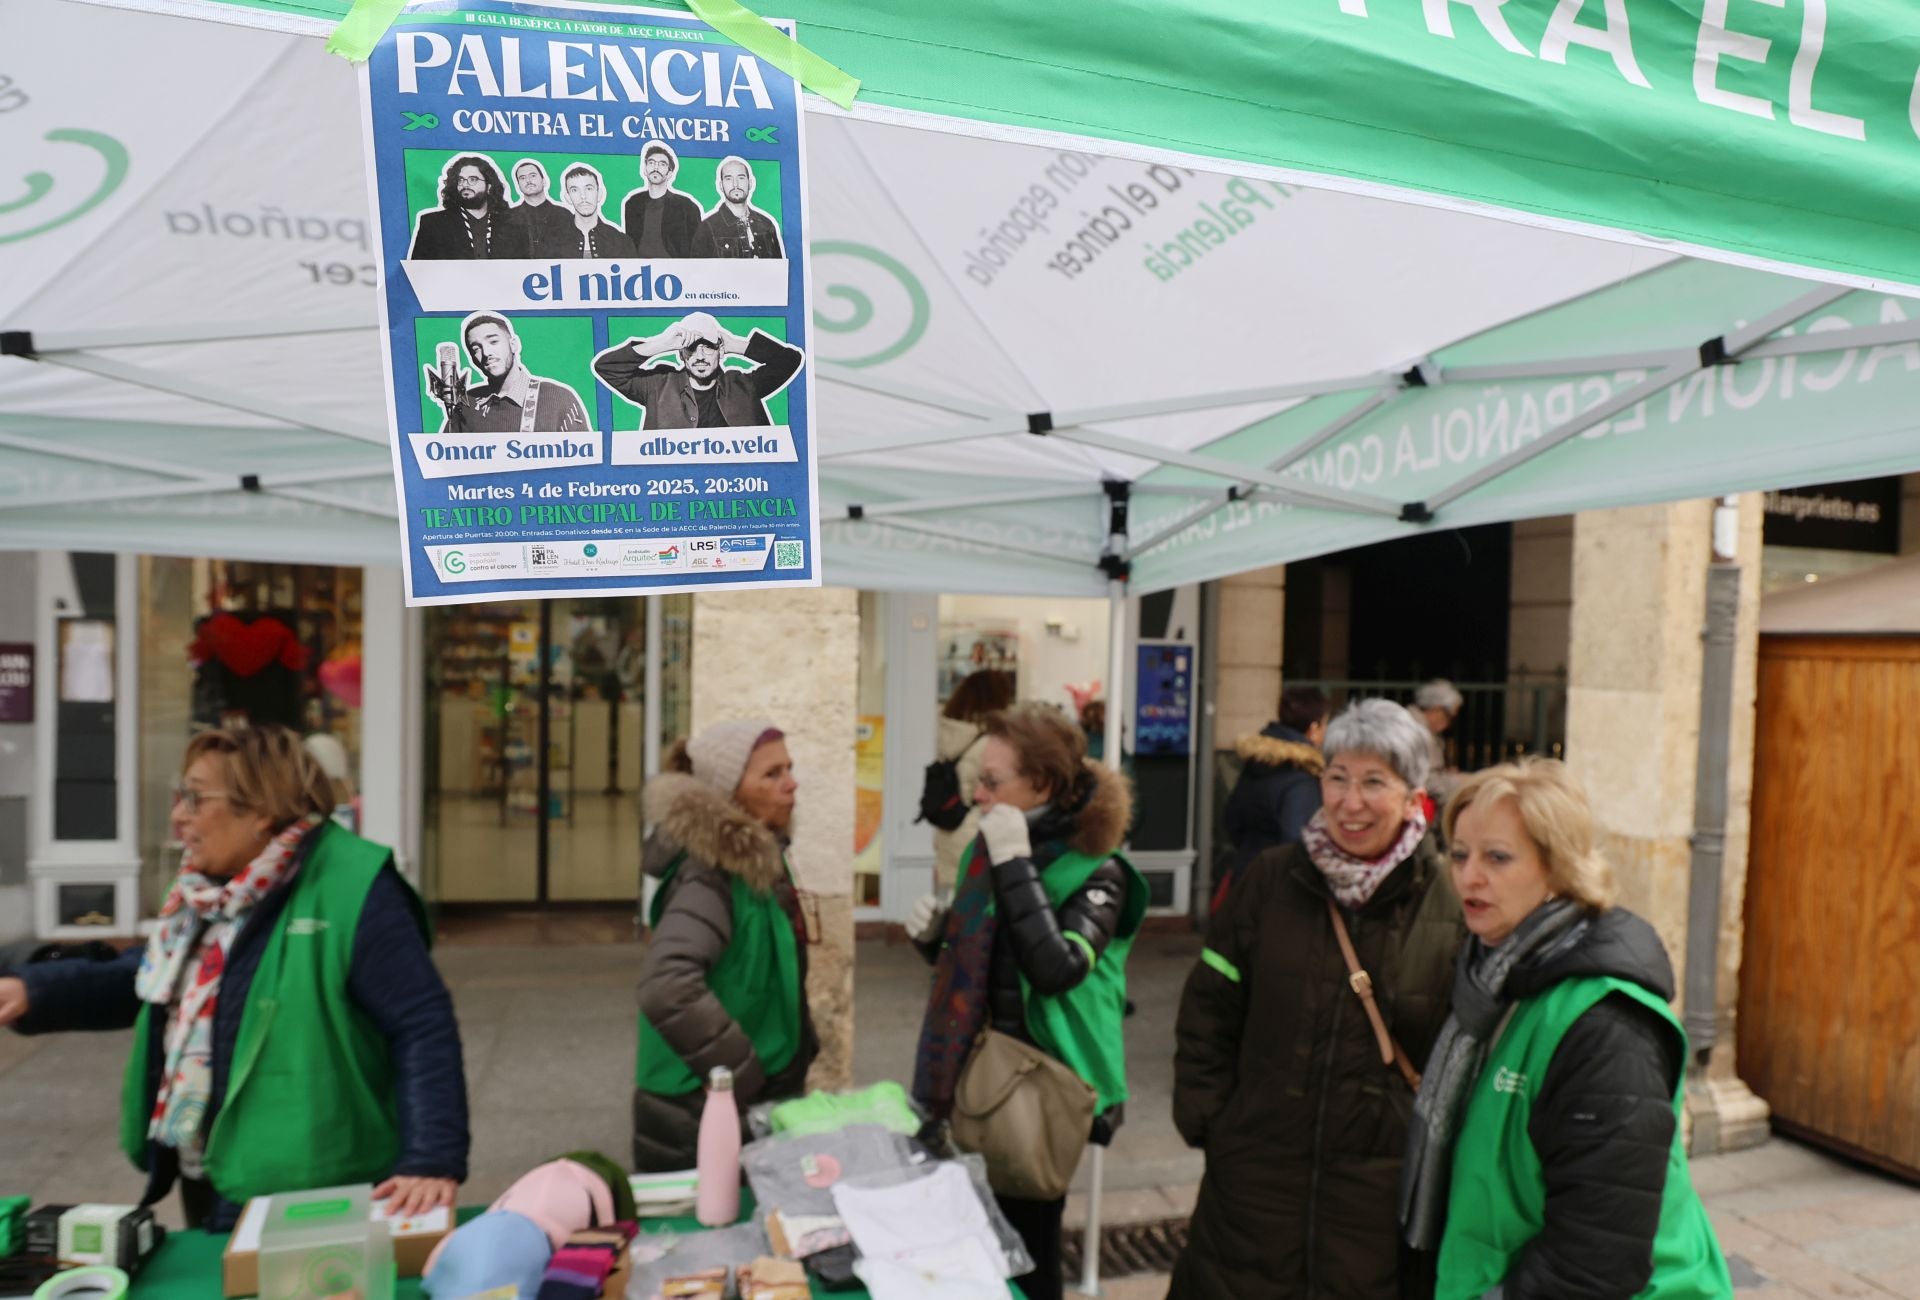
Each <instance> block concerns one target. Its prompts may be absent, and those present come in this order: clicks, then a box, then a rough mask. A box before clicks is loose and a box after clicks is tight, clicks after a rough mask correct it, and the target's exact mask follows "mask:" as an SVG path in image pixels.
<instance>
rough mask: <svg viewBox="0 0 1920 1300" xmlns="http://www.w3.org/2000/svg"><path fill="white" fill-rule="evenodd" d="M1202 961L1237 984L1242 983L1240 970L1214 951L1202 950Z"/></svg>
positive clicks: (1209, 949)
mask: <svg viewBox="0 0 1920 1300" xmlns="http://www.w3.org/2000/svg"><path fill="white" fill-rule="evenodd" d="M1200 960H1201V961H1203V962H1205V963H1206V964H1207V965H1209V966H1211V967H1213V968H1214V969H1215V970H1217V971H1219V972H1220V973H1221V974H1222V975H1225V976H1226V977H1227V978H1228V979H1230V980H1232V981H1233V982H1234V983H1235V984H1238V983H1239V982H1240V968H1239V967H1238V966H1236V965H1234V964H1233V963H1232V962H1230V961H1228V960H1227V959H1226V958H1225V957H1222V956H1221V955H1220V954H1219V953H1217V952H1215V951H1214V950H1213V949H1211V948H1202V949H1201V950H1200Z"/></svg>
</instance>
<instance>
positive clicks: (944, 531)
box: [848, 518, 1087, 568]
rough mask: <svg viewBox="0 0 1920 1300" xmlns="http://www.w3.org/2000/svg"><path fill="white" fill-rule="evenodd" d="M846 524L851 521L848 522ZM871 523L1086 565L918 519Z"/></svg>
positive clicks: (1055, 553) (1039, 548)
mask: <svg viewBox="0 0 1920 1300" xmlns="http://www.w3.org/2000/svg"><path fill="white" fill-rule="evenodd" d="M848 522H853V521H851V520H849V521H848ZM873 522H874V523H876V524H878V525H880V526H881V527H882V528H899V529H902V530H904V531H906V532H910V533H925V534H926V535H927V536H929V537H945V538H948V539H950V540H952V541H956V542H965V543H967V544H968V545H969V546H980V547H985V548H986V549H988V550H992V551H1011V552H1013V553H1014V554H1015V555H1032V556H1037V557H1039V558H1040V559H1043V560H1053V561H1056V562H1057V563H1060V564H1069V565H1072V566H1073V567H1075V568H1083V567H1084V566H1085V565H1086V564H1087V560H1086V558H1085V557H1082V556H1074V555H1069V554H1063V553H1062V552H1060V551H1057V550H1053V551H1050V550H1048V549H1047V548H1046V547H1044V546H1025V545H1022V544H1021V543H1019V542H1003V541H998V540H994V539H991V538H985V537H975V536H974V535H973V534H971V533H965V532H962V531H960V530H959V529H958V528H942V527H941V526H940V525H939V524H928V523H922V522H921V521H920V520H918V519H899V518H886V519H875V520H874V521H873Z"/></svg>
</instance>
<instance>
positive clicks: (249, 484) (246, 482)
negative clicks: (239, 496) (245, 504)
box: [240, 474, 261, 492]
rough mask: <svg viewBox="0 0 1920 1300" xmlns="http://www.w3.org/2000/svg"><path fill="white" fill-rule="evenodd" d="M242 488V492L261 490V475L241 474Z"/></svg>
mask: <svg viewBox="0 0 1920 1300" xmlns="http://www.w3.org/2000/svg"><path fill="white" fill-rule="evenodd" d="M240 490H241V491H242V492H258V491H260V490H261V489H260V476H259V475H258V474H242V475H241V476H240Z"/></svg>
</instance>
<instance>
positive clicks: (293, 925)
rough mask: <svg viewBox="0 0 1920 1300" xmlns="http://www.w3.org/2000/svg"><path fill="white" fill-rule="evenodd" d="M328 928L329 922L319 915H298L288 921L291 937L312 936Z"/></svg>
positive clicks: (289, 935)
mask: <svg viewBox="0 0 1920 1300" xmlns="http://www.w3.org/2000/svg"><path fill="white" fill-rule="evenodd" d="M326 928H327V922H326V921H323V920H321V919H320V918H319V917H317V916H296V917H294V918H293V919H292V920H290V921H288V922H287V937H288V938H289V939H298V938H312V937H313V936H314V935H316V934H319V933H321V932H322V931H323V930H325V929H326Z"/></svg>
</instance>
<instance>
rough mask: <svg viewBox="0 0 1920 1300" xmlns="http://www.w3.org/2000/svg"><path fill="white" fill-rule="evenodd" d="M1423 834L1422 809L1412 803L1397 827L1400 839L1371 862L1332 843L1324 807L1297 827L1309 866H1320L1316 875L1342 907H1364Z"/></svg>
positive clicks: (1417, 844)
mask: <svg viewBox="0 0 1920 1300" xmlns="http://www.w3.org/2000/svg"><path fill="white" fill-rule="evenodd" d="M1426 833H1427V813H1426V810H1425V809H1424V808H1420V807H1417V806H1416V807H1415V808H1414V810H1413V812H1412V814H1411V815H1410V816H1408V818H1407V821H1406V824H1405V825H1404V826H1402V827H1401V828H1400V838H1399V839H1397V840H1395V841H1394V842H1393V847H1392V848H1390V849H1388V850H1387V851H1386V853H1385V854H1383V855H1382V856H1380V857H1378V858H1374V859H1373V860H1371V861H1369V860H1367V859H1366V858H1356V857H1354V856H1353V854H1351V853H1349V852H1347V851H1346V850H1345V849H1343V848H1341V847H1340V846H1339V845H1338V844H1335V843H1334V842H1333V832H1332V831H1330V830H1328V829H1327V810H1326V809H1325V808H1322V809H1320V811H1318V812H1316V813H1314V815H1313V817H1312V818H1311V819H1310V820H1309V821H1308V822H1307V824H1306V825H1305V826H1304V827H1302V828H1301V831H1300V845H1301V847H1302V848H1304V849H1306V851H1307V856H1308V857H1310V858H1312V859H1313V865H1314V866H1316V867H1318V868H1319V869H1320V874H1321V875H1323V876H1325V877H1326V878H1327V888H1329V889H1331V890H1332V891H1333V896H1334V897H1335V898H1337V899H1339V900H1340V905H1341V906H1342V907H1348V908H1353V907H1364V906H1366V902H1367V900H1368V899H1369V898H1372V897H1373V891H1374V890H1376V889H1378V888H1380V882H1381V881H1383V880H1385V879H1386V878H1387V877H1388V876H1390V875H1392V874H1393V869H1394V868H1395V867H1397V866H1399V865H1400V864H1401V863H1402V862H1405V861H1406V860H1407V859H1408V858H1410V857H1412V856H1413V851H1414V850H1415V849H1416V848H1418V847H1419V846H1420V840H1421V837H1423V836H1424V835H1426Z"/></svg>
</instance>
